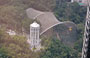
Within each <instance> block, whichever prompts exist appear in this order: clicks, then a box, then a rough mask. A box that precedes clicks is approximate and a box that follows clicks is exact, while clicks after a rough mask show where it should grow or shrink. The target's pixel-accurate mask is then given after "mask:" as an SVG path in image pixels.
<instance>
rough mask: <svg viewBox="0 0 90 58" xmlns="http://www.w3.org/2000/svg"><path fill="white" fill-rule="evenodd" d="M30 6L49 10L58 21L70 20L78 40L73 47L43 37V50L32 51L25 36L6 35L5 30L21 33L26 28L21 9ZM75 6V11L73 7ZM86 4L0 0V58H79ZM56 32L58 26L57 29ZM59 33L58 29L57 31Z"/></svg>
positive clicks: (26, 21) (48, 0)
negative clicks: (74, 26) (75, 26)
mask: <svg viewBox="0 0 90 58" xmlns="http://www.w3.org/2000/svg"><path fill="white" fill-rule="evenodd" d="M29 7H33V8H35V9H38V10H42V11H53V12H54V13H55V15H56V17H57V18H58V20H59V21H72V22H74V23H75V24H76V25H77V28H78V35H79V36H78V41H77V42H76V43H75V45H74V47H73V48H71V47H68V46H66V45H64V44H63V43H62V42H61V41H60V40H58V39H57V38H55V37H51V38H50V39H49V38H47V39H43V45H45V46H46V48H45V50H44V51H40V52H41V53H40V52H37V53H33V52H32V51H31V50H30V49H29V45H28V43H27V40H26V37H24V36H21V35H20V36H9V35H8V34H7V33H6V32H5V31H6V29H12V30H15V31H17V32H18V33H21V34H22V28H24V30H25V32H28V31H29V24H30V23H31V22H32V20H31V19H28V17H27V15H26V13H25V10H26V9H27V8H29ZM77 9H78V10H77ZM85 16H86V7H83V6H80V5H79V4H78V3H76V2H75V3H66V2H65V0H39V1H38V0H5V1H4V0H0V58H7V57H9V58H80V56H81V48H82V37H83V30H84V21H85V20H84V19H85ZM58 28H60V27H58ZM58 32H59V29H58ZM59 33H60V32H59Z"/></svg>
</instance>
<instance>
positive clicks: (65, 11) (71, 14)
mask: <svg viewBox="0 0 90 58" xmlns="http://www.w3.org/2000/svg"><path fill="white" fill-rule="evenodd" d="M57 7H58V8H57ZM77 9H78V11H77ZM55 14H56V17H57V18H58V19H59V20H60V21H63V20H64V21H67V20H70V21H73V22H74V23H76V24H78V23H80V22H83V21H84V19H85V16H86V7H82V6H80V5H79V4H78V3H76V2H74V3H71V4H68V3H62V5H57V6H56V8H55Z"/></svg>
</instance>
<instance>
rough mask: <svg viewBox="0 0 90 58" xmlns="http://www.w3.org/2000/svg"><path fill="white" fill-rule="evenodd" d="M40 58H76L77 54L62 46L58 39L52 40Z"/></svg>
mask: <svg viewBox="0 0 90 58" xmlns="http://www.w3.org/2000/svg"><path fill="white" fill-rule="evenodd" d="M40 58H78V52H77V51H75V50H73V49H72V48H69V47H67V46H65V45H63V44H62V43H61V42H60V41H59V40H58V39H56V38H53V39H51V43H50V45H49V47H48V48H47V49H46V50H45V51H44V52H43V53H42V54H41V56H40Z"/></svg>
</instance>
